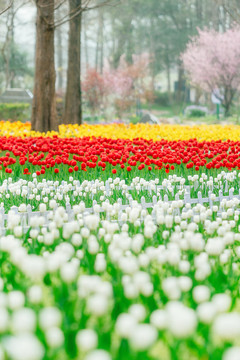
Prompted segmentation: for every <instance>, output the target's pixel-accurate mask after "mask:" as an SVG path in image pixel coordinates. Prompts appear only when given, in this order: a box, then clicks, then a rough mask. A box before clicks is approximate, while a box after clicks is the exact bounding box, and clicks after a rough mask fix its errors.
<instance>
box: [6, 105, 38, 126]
mask: <svg viewBox="0 0 240 360" xmlns="http://www.w3.org/2000/svg"><path fill="white" fill-rule="evenodd" d="M30 117H31V105H30V104H27V103H2V104H0V120H12V121H17V120H19V121H23V122H24V121H27V120H30Z"/></svg>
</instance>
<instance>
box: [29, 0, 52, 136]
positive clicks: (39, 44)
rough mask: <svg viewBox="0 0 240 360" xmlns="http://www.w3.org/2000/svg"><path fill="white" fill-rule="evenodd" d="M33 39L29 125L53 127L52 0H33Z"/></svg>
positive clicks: (36, 129) (44, 127)
mask: <svg viewBox="0 0 240 360" xmlns="http://www.w3.org/2000/svg"><path fill="white" fill-rule="evenodd" d="M36 5H37V39H36V54H35V85H34V99H33V105H32V129H33V130H35V131H41V132H43V131H44V132H46V131H49V130H56V129H57V119H56V100H55V78H56V75H55V66H54V26H53V24H54V0H51V1H49V0H36Z"/></svg>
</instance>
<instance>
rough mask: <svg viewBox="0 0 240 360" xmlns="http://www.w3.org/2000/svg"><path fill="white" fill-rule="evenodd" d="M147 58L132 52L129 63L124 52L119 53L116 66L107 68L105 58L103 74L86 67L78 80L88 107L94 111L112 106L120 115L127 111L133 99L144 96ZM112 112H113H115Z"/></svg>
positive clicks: (107, 63)
mask: <svg viewBox="0 0 240 360" xmlns="http://www.w3.org/2000/svg"><path fill="white" fill-rule="evenodd" d="M149 63H150V57H149V55H148V54H146V53H144V54H141V55H133V62H132V64H128V63H127V61H126V59H125V55H122V56H121V59H120V62H119V66H118V68H117V69H114V68H113V67H111V65H110V63H109V62H108V61H107V60H105V62H104V68H103V73H102V74H100V73H99V72H98V71H97V70H95V69H92V68H88V69H87V71H86V74H85V77H84V79H83V81H82V89H83V96H84V99H85V100H86V102H87V104H88V106H89V107H90V109H91V110H92V111H93V113H94V114H95V113H96V112H97V111H99V110H100V108H101V107H102V108H104V109H105V115H106V113H107V109H110V108H111V106H113V107H114V108H115V109H113V111H114V110H115V111H117V113H118V116H119V117H120V118H121V117H122V115H123V113H124V111H127V110H129V109H130V108H131V107H132V106H133V105H134V104H135V103H136V99H137V98H141V99H143V98H144V96H145V97H146V90H147V86H148V85H147V84H146V82H145V78H146V75H147V74H148V69H149ZM115 111H114V112H115Z"/></svg>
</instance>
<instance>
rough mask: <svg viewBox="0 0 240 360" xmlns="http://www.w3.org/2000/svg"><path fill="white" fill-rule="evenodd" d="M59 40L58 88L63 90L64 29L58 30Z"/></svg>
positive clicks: (57, 37) (57, 38)
mask: <svg viewBox="0 0 240 360" xmlns="http://www.w3.org/2000/svg"><path fill="white" fill-rule="evenodd" d="M56 35H57V36H56V40H57V67H58V69H57V88H58V90H62V88H63V51H62V49H63V48H62V29H61V28H60V27H58V28H57V29H56Z"/></svg>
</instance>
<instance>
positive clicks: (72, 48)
mask: <svg viewBox="0 0 240 360" xmlns="http://www.w3.org/2000/svg"><path fill="white" fill-rule="evenodd" d="M80 7H81V0H69V11H70V13H74V11H75V10H76V9H79V8H80ZM81 19H82V14H81V12H80V13H79V15H77V16H75V17H74V18H73V19H72V20H70V26H69V40H68V72H67V91H66V99H65V112H64V123H65V124H81V123H82V101H81V79H80V76H81Z"/></svg>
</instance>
